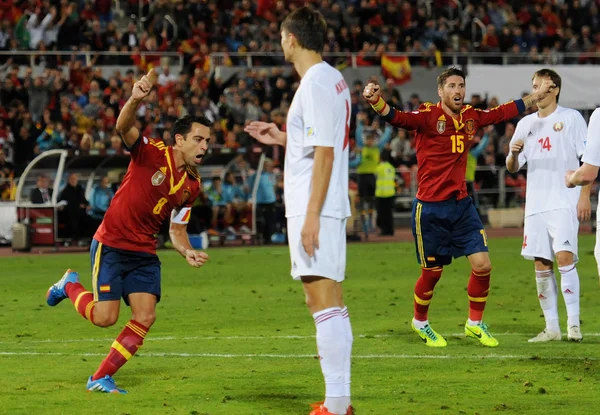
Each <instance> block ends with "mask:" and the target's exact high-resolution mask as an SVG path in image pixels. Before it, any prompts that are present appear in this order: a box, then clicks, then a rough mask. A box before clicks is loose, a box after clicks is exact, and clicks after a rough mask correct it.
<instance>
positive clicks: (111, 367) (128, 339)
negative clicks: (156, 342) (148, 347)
mask: <svg viewBox="0 0 600 415" xmlns="http://www.w3.org/2000/svg"><path fill="white" fill-rule="evenodd" d="M130 325H132V326H134V328H131V327H129V326H130ZM146 333H148V327H145V326H144V325H143V324H141V323H139V322H137V321H135V320H129V323H127V325H125V328H123V330H122V331H121V333H120V334H119V336H118V337H117V339H116V342H118V343H119V344H120V345H121V346H122V347H123V348H124V349H125V350H127V351H128V352H129V353H130V354H131V356H133V355H134V354H135V353H136V352H137V351H138V350H139V348H140V347H142V345H143V344H144V338H145V337H146ZM142 334H143V335H142ZM127 360H128V359H127V358H126V357H125V356H123V354H122V353H121V352H119V351H118V350H117V349H115V348H114V347H111V348H110V352H108V355H107V356H106V358H105V359H104V360H103V361H102V363H100V367H98V370H97V371H96V373H94V375H93V376H92V380H97V379H100V378H103V377H104V376H106V375H109V376H112V375H114V374H115V373H117V371H118V370H119V369H120V368H121V367H122V366H123V365H124V364H125V363H127Z"/></svg>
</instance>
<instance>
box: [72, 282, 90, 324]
mask: <svg viewBox="0 0 600 415" xmlns="http://www.w3.org/2000/svg"><path fill="white" fill-rule="evenodd" d="M65 293H66V294H67V295H68V296H69V300H71V302H72V303H73V305H74V306H75V309H76V310H77V312H78V313H79V314H80V315H81V316H82V317H83V318H85V319H86V320H89V321H91V322H92V323H93V322H94V309H95V308H96V304H95V303H94V294H93V293H91V292H89V291H87V290H86V289H85V287H84V286H83V285H81V284H80V283H78V282H69V283H67V285H65ZM78 300H79V301H78ZM90 303H93V305H90Z"/></svg>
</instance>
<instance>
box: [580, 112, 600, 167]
mask: <svg viewBox="0 0 600 415" xmlns="http://www.w3.org/2000/svg"><path fill="white" fill-rule="evenodd" d="M581 161H583V162H584V163H587V164H591V165H592V166H596V167H600V108H596V109H595V110H594V112H593V113H592V116H591V117H590V122H589V124H588V129H587V140H586V143H585V152H584V153H583V158H582V159H581Z"/></svg>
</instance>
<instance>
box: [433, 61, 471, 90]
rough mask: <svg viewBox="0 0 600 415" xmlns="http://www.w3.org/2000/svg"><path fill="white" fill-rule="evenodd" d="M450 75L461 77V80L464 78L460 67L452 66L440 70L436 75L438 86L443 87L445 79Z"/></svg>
mask: <svg viewBox="0 0 600 415" xmlns="http://www.w3.org/2000/svg"><path fill="white" fill-rule="evenodd" d="M451 76H460V77H462V79H463V80H466V76H465V73H464V71H463V70H462V69H459V68H457V67H455V66H453V67H451V68H448V69H446V70H445V71H444V72H442V73H441V74H440V75H439V76H438V77H437V84H438V88H443V87H444V85H445V84H446V81H447V80H448V78H450V77H451Z"/></svg>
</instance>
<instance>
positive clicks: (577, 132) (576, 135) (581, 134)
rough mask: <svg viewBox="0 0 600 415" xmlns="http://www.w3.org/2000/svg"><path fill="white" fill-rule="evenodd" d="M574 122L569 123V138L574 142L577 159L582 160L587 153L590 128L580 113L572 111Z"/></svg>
mask: <svg viewBox="0 0 600 415" xmlns="http://www.w3.org/2000/svg"><path fill="white" fill-rule="evenodd" d="M572 114H573V116H572V120H571V122H570V123H569V136H570V137H571V138H572V140H573V145H574V146H575V151H576V153H577V157H579V158H581V156H583V154H584V152H585V141H586V139H587V131H588V127H587V124H586V123H585V120H584V119H583V116H582V115H581V113H580V112H579V111H572Z"/></svg>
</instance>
